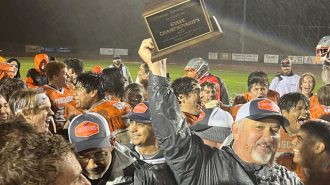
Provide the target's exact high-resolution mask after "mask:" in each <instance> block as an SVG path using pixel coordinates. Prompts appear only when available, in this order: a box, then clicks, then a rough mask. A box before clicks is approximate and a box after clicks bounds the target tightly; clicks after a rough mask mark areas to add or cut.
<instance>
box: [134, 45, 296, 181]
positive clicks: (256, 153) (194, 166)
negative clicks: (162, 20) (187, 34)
mask: <svg viewBox="0 0 330 185" xmlns="http://www.w3.org/2000/svg"><path fill="white" fill-rule="evenodd" d="M153 48H154V44H153V42H152V40H151V39H146V40H144V41H143V42H142V44H141V46H140V49H139V55H140V57H141V58H142V59H143V61H144V62H146V63H147V64H148V66H149V68H150V71H151V72H150V74H149V89H148V90H149V95H150V99H149V101H150V102H149V106H150V113H151V118H152V122H151V125H152V127H153V130H154V132H155V136H156V138H157V140H158V143H159V145H160V148H161V149H162V150H163V152H164V157H165V159H166V162H167V164H168V165H169V166H170V168H171V169H172V171H173V172H174V174H175V177H176V180H177V182H178V184H189V185H190V184H240V185H256V184H286V185H296V184H299V185H300V184H302V183H301V182H300V180H299V178H298V177H297V175H296V174H294V173H293V172H290V171H288V170H287V169H286V168H285V167H283V166H280V165H278V164H276V163H271V162H270V161H271V159H272V157H273V156H274V155H275V152H276V150H277V146H278V139H279V130H280V126H282V127H285V126H286V125H287V123H288V120H287V119H286V118H284V117H283V116H282V114H281V112H280V109H279V107H278V106H277V105H276V104H275V103H274V102H273V101H271V100H269V99H266V98H257V99H254V100H252V101H250V102H248V103H246V104H244V105H243V106H242V107H241V108H240V109H239V111H238V113H237V116H236V120H235V123H234V124H233V127H232V132H233V137H234V139H233V141H232V142H231V143H230V145H229V146H224V147H222V148H221V149H212V148H211V147H209V146H207V145H205V144H204V143H203V141H202V139H200V138H199V137H198V136H197V135H195V134H194V133H192V132H191V130H190V129H189V127H188V123H187V121H186V119H185V117H184V115H183V114H182V112H181V110H180V105H179V102H178V98H177V97H176V95H175V94H174V93H173V89H171V87H170V86H169V85H168V81H167V80H166V60H161V61H156V62H152V60H151V55H152V50H153Z"/></svg>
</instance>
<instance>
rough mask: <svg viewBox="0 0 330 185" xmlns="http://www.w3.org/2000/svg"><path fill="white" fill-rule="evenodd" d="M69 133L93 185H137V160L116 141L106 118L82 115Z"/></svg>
mask: <svg viewBox="0 0 330 185" xmlns="http://www.w3.org/2000/svg"><path fill="white" fill-rule="evenodd" d="M68 133H69V140H70V143H72V144H73V145H74V147H75V150H76V152H77V153H78V157H77V158H78V161H79V163H80V164H81V166H82V168H83V174H84V175H85V176H86V177H87V178H88V179H89V180H90V181H91V183H92V185H105V184H107V183H111V184H118V183H119V184H121V183H123V184H126V183H128V184H130V183H132V182H133V180H134V160H133V158H132V157H131V156H130V151H129V149H128V148H127V147H125V146H123V145H120V144H119V143H117V142H115V141H114V138H113V137H112V136H111V132H110V129H109V126H108V123H107V121H106V120H105V118H104V117H102V116H101V115H100V114H97V113H83V114H80V115H78V116H77V117H75V118H74V119H73V120H72V121H71V123H70V125H69V129H68Z"/></svg>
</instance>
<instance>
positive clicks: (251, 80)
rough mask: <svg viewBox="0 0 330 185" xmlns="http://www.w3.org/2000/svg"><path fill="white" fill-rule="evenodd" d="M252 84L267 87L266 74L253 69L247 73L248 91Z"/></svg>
mask: <svg viewBox="0 0 330 185" xmlns="http://www.w3.org/2000/svg"><path fill="white" fill-rule="evenodd" d="M254 84H259V85H261V86H264V87H267V89H268V87H269V82H268V78H267V74H266V73H265V72H263V71H254V72H252V73H250V74H249V76H248V80H247V86H248V91H249V92H250V91H251V89H252V87H253V85H254Z"/></svg>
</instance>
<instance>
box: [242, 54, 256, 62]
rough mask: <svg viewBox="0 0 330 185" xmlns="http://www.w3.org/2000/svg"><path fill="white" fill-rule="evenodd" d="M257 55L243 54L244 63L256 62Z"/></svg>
mask: <svg viewBox="0 0 330 185" xmlns="http://www.w3.org/2000/svg"><path fill="white" fill-rule="evenodd" d="M258 58H259V55H257V54H245V55H244V61H247V62H258Z"/></svg>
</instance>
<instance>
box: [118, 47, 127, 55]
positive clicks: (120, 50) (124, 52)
mask: <svg viewBox="0 0 330 185" xmlns="http://www.w3.org/2000/svg"><path fill="white" fill-rule="evenodd" d="M115 54H116V55H128V49H119V48H115Z"/></svg>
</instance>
